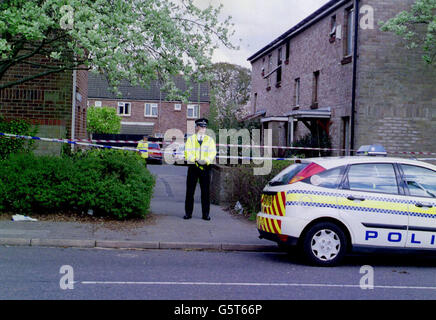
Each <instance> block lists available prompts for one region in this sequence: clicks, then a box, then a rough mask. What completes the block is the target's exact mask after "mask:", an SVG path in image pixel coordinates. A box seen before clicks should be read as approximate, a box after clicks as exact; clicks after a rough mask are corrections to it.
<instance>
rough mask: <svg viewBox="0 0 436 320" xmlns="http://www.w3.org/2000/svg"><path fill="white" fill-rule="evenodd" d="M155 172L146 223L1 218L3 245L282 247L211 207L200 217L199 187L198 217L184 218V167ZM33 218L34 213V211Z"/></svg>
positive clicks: (248, 224)
mask: <svg viewBox="0 0 436 320" xmlns="http://www.w3.org/2000/svg"><path fill="white" fill-rule="evenodd" d="M148 168H149V170H150V171H151V172H152V173H153V174H154V175H155V176H156V186H155V191H154V195H153V198H152V201H151V213H150V215H149V216H148V218H147V219H145V220H144V221H143V222H135V223H123V222H113V223H111V222H83V221H82V222H71V221H65V222H64V221H56V222H54V221H36V222H31V221H8V220H2V221H0V245H4V246H5V245H6V246H49V247H79V248H128V249H181V250H219V251H277V250H278V248H277V245H275V244H274V243H272V242H270V241H267V240H261V239H259V233H258V231H257V229H256V224H255V222H253V221H248V220H247V219H246V218H244V217H242V216H238V215H234V214H230V213H229V212H227V211H224V210H223V209H222V208H221V207H220V206H217V205H211V211H210V217H211V220H210V221H205V220H202V219H201V202H200V188H199V186H197V190H196V192H195V197H194V198H195V204H194V212H193V217H192V219H190V220H184V219H183V215H184V198H185V184H186V172H187V167H185V166H170V165H149V166H148ZM30 216H31V215H30Z"/></svg>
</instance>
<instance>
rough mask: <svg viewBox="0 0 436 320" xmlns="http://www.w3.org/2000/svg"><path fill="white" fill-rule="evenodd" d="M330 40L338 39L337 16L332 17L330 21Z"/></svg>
mask: <svg viewBox="0 0 436 320" xmlns="http://www.w3.org/2000/svg"><path fill="white" fill-rule="evenodd" d="M329 36H330V39H334V38H336V15H334V16H332V17H331V19H330V34H329Z"/></svg>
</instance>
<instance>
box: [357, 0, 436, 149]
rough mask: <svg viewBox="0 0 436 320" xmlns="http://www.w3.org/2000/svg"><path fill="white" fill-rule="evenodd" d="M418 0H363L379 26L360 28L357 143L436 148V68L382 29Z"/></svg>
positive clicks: (400, 147)
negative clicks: (380, 23)
mask: <svg viewBox="0 0 436 320" xmlns="http://www.w3.org/2000/svg"><path fill="white" fill-rule="evenodd" d="M414 2H415V1H414V0H395V1H386V0H363V1H362V5H370V6H371V7H373V8H374V15H375V28H374V29H372V30H371V29H367V30H360V37H359V39H360V41H359V60H358V94H357V109H356V111H357V114H356V146H360V145H363V144H371V143H380V144H382V145H384V146H385V147H386V148H387V149H388V150H390V151H428V152H435V151H436V138H435V137H436V67H435V66H429V65H427V64H426V63H425V62H424V61H423V60H422V54H423V53H422V52H421V51H420V50H419V49H410V50H409V49H407V48H406V42H405V41H403V40H402V39H401V38H400V37H398V36H396V35H394V34H392V33H386V32H382V31H380V27H379V26H378V22H379V21H387V20H388V19H389V18H392V17H394V16H395V15H396V14H397V13H399V12H400V11H403V10H409V9H410V7H411V5H412V4H413V3H414Z"/></svg>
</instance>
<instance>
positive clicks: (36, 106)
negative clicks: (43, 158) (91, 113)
mask: <svg viewBox="0 0 436 320" xmlns="http://www.w3.org/2000/svg"><path fill="white" fill-rule="evenodd" d="M29 61H30V62H34V63H38V64H47V65H51V66H53V65H54V63H53V61H51V60H50V59H47V58H45V57H43V56H34V57H32V58H31V59H30V60H29ZM40 72H41V69H40V67H35V66H31V65H29V64H19V65H16V66H14V67H12V68H11V69H10V70H8V72H7V73H6V75H5V76H4V78H3V79H2V81H1V83H6V82H10V81H16V80H19V79H22V78H23V77H27V76H31V75H34V74H37V73H40ZM72 82H73V78H72V71H64V72H60V73H53V74H50V75H47V76H44V77H41V78H36V79H33V80H30V81H27V82H25V83H23V84H19V85H16V86H14V87H12V88H7V89H3V90H0V115H2V116H3V117H4V118H6V119H16V118H18V119H26V120H28V121H30V122H31V123H32V124H34V125H38V126H39V133H38V135H39V136H42V137H53V138H70V136H71V106H72ZM77 90H78V92H80V94H81V96H82V102H78V107H77V108H79V107H80V109H81V112H78V113H77V117H78V118H76V132H78V134H77V133H76V137H84V136H86V127H85V126H84V123H85V122H86V101H87V72H86V71H79V72H78V87H77ZM47 144H48V143H42V142H39V144H37V148H38V152H42V153H55V154H56V153H59V151H60V148H61V145H60V144H53V146H48V145H47Z"/></svg>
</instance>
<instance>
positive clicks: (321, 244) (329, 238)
mask: <svg viewBox="0 0 436 320" xmlns="http://www.w3.org/2000/svg"><path fill="white" fill-rule="evenodd" d="M346 250H347V237H346V236H345V233H344V231H343V230H342V229H341V228H340V227H339V226H338V225H336V224H334V223H331V222H320V223H317V224H315V225H313V226H312V227H311V228H310V229H309V230H308V231H307V233H306V235H305V236H304V239H303V243H302V253H303V255H304V257H305V258H306V260H308V262H309V263H311V264H314V265H318V266H324V267H329V266H335V265H337V264H338V263H339V262H340V261H341V260H342V258H343V257H344V255H345V252H346Z"/></svg>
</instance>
